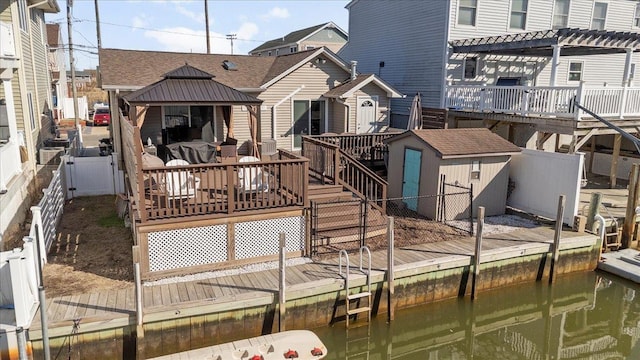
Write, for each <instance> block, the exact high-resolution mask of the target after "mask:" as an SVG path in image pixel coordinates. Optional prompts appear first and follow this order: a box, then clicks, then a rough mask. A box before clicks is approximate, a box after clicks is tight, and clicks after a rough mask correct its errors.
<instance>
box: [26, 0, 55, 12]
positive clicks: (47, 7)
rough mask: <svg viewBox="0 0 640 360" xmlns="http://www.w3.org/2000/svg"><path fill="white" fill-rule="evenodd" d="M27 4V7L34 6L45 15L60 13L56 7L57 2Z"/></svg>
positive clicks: (38, 1) (51, 0)
mask: <svg viewBox="0 0 640 360" xmlns="http://www.w3.org/2000/svg"><path fill="white" fill-rule="evenodd" d="M27 4H28V5H29V6H34V5H35V7H36V8H38V9H40V10H42V11H44V12H45V13H49V14H56V13H59V12H60V6H59V5H58V1H57V0H45V1H41V0H28V2H27Z"/></svg>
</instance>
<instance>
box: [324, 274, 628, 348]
mask: <svg viewBox="0 0 640 360" xmlns="http://www.w3.org/2000/svg"><path fill="white" fill-rule="evenodd" d="M386 317H387V315H386V314H381V315H379V316H377V317H376V318H374V319H373V320H372V322H371V324H370V325H369V326H367V325H366V322H364V323H362V322H361V323H359V325H361V326H359V327H352V328H351V329H349V330H346V329H345V324H344V322H340V323H337V324H335V325H334V326H333V327H327V328H322V329H315V330H314V331H315V332H316V333H317V334H318V336H319V337H320V338H321V339H322V340H323V342H324V343H325V345H327V348H328V349H329V355H328V356H327V359H371V360H373V359H403V360H409V359H420V360H442V359H459V360H466V359H487V360H495V359H533V360H538V359H540V360H542V359H640V341H639V340H640V287H639V286H638V285H636V284H633V283H630V282H626V281H623V280H621V279H618V278H616V277H612V276H609V275H607V274H602V273H583V274H576V275H570V276H565V277H560V278H559V279H558V280H557V281H556V283H555V284H554V285H553V286H552V287H549V286H548V285H547V283H546V281H544V282H540V283H536V284H527V285H522V286H515V287H509V288H502V289H498V290H495V291H490V292H482V293H480V294H479V296H478V299H476V300H475V301H474V302H473V303H472V302H471V301H470V299H469V298H468V297H467V298H464V299H453V300H448V301H441V302H438V303H434V304H428V305H424V306H420V307H415V308H411V309H407V310H401V311H397V312H396V317H395V320H394V321H393V322H391V324H387V321H386V320H387V319H386Z"/></svg>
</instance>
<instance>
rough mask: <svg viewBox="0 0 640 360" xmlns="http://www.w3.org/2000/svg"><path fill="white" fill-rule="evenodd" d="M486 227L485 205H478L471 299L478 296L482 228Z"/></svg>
mask: <svg viewBox="0 0 640 360" xmlns="http://www.w3.org/2000/svg"><path fill="white" fill-rule="evenodd" d="M483 228H484V206H480V207H478V230H477V231H476V249H475V253H474V255H473V279H472V282H471V300H475V299H476V298H477V297H478V296H477V293H476V286H477V282H478V276H479V275H480V253H481V252H482V230H483Z"/></svg>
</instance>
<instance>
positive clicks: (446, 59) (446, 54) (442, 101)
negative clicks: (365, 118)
mask: <svg viewBox="0 0 640 360" xmlns="http://www.w3.org/2000/svg"><path fill="white" fill-rule="evenodd" d="M446 13H447V16H446V18H445V20H446V21H445V24H444V47H443V49H444V51H443V52H442V72H443V73H442V84H441V85H440V108H441V109H444V104H445V95H446V92H445V89H446V86H447V75H448V74H447V64H448V63H449V22H450V21H451V0H448V1H447V12H446ZM389 114H391V113H389Z"/></svg>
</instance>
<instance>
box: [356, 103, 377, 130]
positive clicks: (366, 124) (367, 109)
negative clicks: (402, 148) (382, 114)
mask: <svg viewBox="0 0 640 360" xmlns="http://www.w3.org/2000/svg"><path fill="white" fill-rule="evenodd" d="M357 102H358V112H357V114H356V116H357V118H358V121H357V122H356V133H358V134H366V133H371V132H375V131H376V130H377V129H376V125H377V122H376V113H377V112H378V97H377V96H358V101H357Z"/></svg>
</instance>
